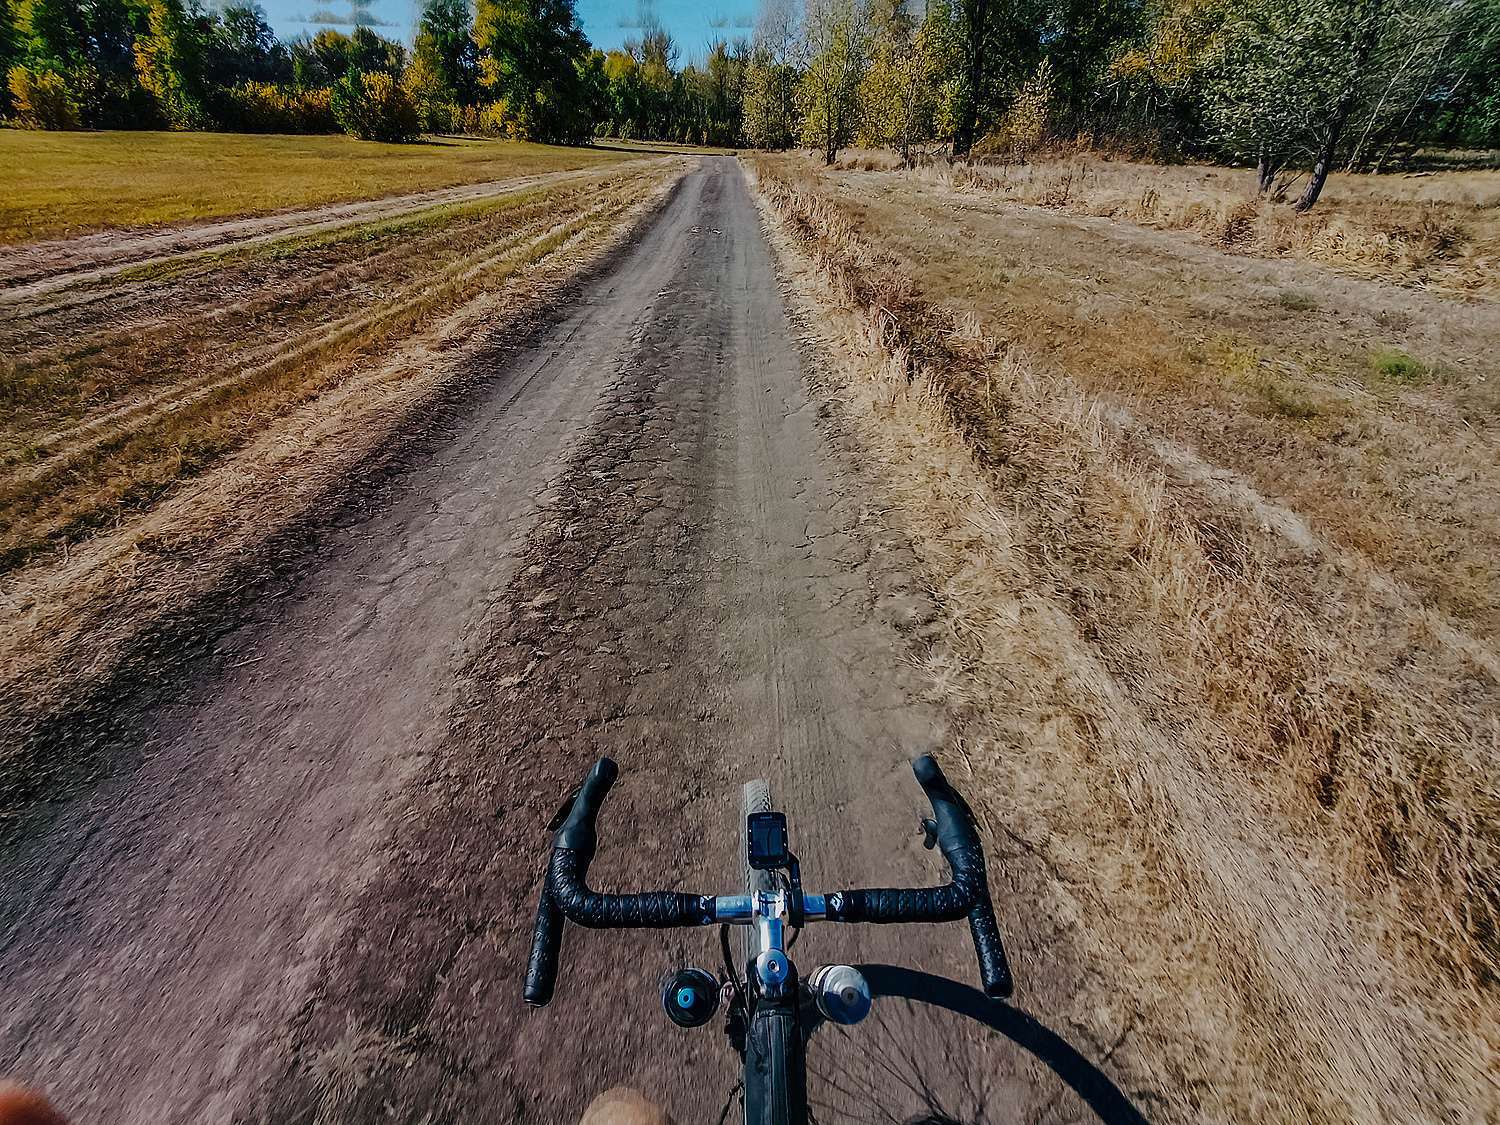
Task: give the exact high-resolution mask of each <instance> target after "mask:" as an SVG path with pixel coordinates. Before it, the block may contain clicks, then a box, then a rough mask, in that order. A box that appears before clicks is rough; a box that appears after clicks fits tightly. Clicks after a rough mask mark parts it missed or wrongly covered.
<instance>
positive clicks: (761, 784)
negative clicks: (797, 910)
mask: <svg viewBox="0 0 1500 1125" xmlns="http://www.w3.org/2000/svg"><path fill="white" fill-rule="evenodd" d="M772 811H773V810H772V807H771V785H770V783H769V782H767V781H766V780H765V779H764V778H756V779H755V780H754V781H747V782H745V785H744V788H743V789H742V790H741V791H740V822H739V825H738V827H737V828H736V830H735V836H736V838H737V839H738V840H739V850H740V884H741V886H743V887H744V888H745V893H746V894H747V895H753V894H755V893H756V892H757V891H774V890H775V889H776V872H774V871H757V870H756V869H755V868H753V867H751V866H750V834H749V831H748V830H747V828H746V824H747V823H748V821H749V820H750V815H751V814H752V813H768V812H772ZM735 929H737V930H739V945H740V963H739V965H738V966H737V968H738V970H739V971H740V973H741V974H743V973H745V972H746V971H747V970H746V966H748V965H749V964H750V962H752V961H754V960H755V958H756V957H757V956H758V955H759V953H760V932H759V931H758V930H757V929H756V927H754V926H736V927H735Z"/></svg>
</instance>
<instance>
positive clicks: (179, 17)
mask: <svg viewBox="0 0 1500 1125" xmlns="http://www.w3.org/2000/svg"><path fill="white" fill-rule="evenodd" d="M146 12H147V20H148V28H149V29H148V30H147V32H146V33H145V34H144V35H138V36H136V40H135V69H136V74H137V76H138V77H139V78H140V83H141V85H142V86H143V87H144V88H145V89H146V90H147V91H148V92H149V93H150V94H151V96H152V97H153V98H154V99H155V100H156V103H157V105H158V106H159V107H160V111H161V115H162V117H163V118H164V119H165V120H166V122H167V124H168V125H170V126H171V127H172V128H173V129H194V128H199V127H201V126H202V125H203V124H204V114H203V107H202V95H203V41H204V38H205V34H204V28H203V27H202V26H201V25H200V24H199V23H198V21H196V20H194V19H192V18H191V17H189V16H188V14H187V12H186V11H184V9H183V7H182V3H181V0H149V2H148V4H147V7H146Z"/></svg>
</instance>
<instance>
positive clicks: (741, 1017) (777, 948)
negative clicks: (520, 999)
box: [524, 755, 1013, 1125]
mask: <svg viewBox="0 0 1500 1125" xmlns="http://www.w3.org/2000/svg"><path fill="white" fill-rule="evenodd" d="M912 769H913V771H914V772H915V773H916V776H917V782H918V783H919V784H920V785H921V786H922V789H923V791H924V792H925V793H926V795H927V799H928V801H930V802H931V804H932V817H931V818H930V819H924V820H923V821H922V827H923V829H924V831H925V834H926V838H925V840H924V843H925V844H926V846H927V847H928V848H932V847H934V846H936V847H937V848H939V849H940V850H941V852H942V854H943V856H944V858H945V859H946V860H947V863H948V868H949V873H950V880H949V882H948V883H946V884H943V885H941V886H937V887H924V888H912V889H904V890H898V889H875V890H853V891H839V892H835V893H834V894H830V895H815V894H807V893H805V892H804V891H803V890H802V876H801V871H800V868H799V865H798V861H797V857H796V856H795V855H794V854H793V853H792V852H791V850H790V847H789V844H788V837H787V824H786V817H785V815H784V814H782V813H779V812H776V811H775V810H774V809H772V807H771V798H770V789H769V787H768V786H767V785H766V783H765V782H764V781H751V782H747V783H746V784H745V787H744V792H743V800H742V809H741V811H742V814H743V816H742V830H741V840H740V857H741V860H742V868H743V876H744V893H743V894H736V895H718V896H714V895H694V894H684V893H681V892H675V891H649V892H645V893H641V894H624V895H616V894H599V893H596V892H594V891H592V890H590V889H589V888H588V885H587V876H588V868H589V864H590V863H591V862H592V860H593V858H594V852H595V849H596V848H597V846H598V834H597V832H596V830H595V819H596V818H597V816H598V813H599V809H600V806H601V805H602V804H603V803H604V798H605V796H606V795H607V794H608V793H609V790H610V787H611V786H612V785H613V784H614V782H615V779H616V777H617V776H618V769H617V768H616V766H615V763H614V762H612V761H610V760H609V759H608V758H601V759H600V760H599V761H598V762H596V763H595V764H594V767H593V768H592V769H591V770H590V771H589V773H588V776H587V777H586V778H585V779H584V782H583V785H582V787H581V788H580V789H579V790H578V792H577V793H575V794H574V795H573V796H572V797H569V798H568V799H567V800H566V801H565V802H564V803H563V806H562V808H560V809H559V810H558V813H557V815H556V816H555V817H553V819H552V822H551V824H550V825H549V826H548V828H549V830H552V831H556V832H557V835H556V837H555V838H554V841H553V845H552V853H551V856H550V858H549V860H548V864H547V873H546V876H545V878H544V880H543V883H542V893H541V901H540V903H539V904H538V907H537V917H536V930H535V934H534V936H533V940H532V949H531V960H530V964H529V965H528V968H527V973H526V984H525V989H524V995H525V999H526V1002H527V1003H528V1004H530V1005H532V1006H533V1007H542V1006H544V1005H545V1004H547V1003H548V1002H549V1001H550V1000H551V999H552V993H553V987H554V984H555V982H556V979H557V964H558V949H559V943H560V940H561V936H562V928H563V920H564V919H565V918H566V919H568V920H570V921H572V922H575V923H577V924H578V925H580V926H587V927H590V928H593V929H624V928H652V929H665V928H669V927H686V926H711V925H716V924H717V925H720V926H721V927H722V928H721V930H720V944H721V947H722V950H723V954H724V964H725V970H726V972H725V977H724V979H723V980H722V981H720V980H718V979H717V978H715V977H714V976H713V975H711V974H710V973H708V972H706V971H705V970H703V969H697V968H691V969H683V970H680V971H679V972H677V973H675V974H673V975H672V976H671V977H670V978H669V979H668V980H667V982H666V983H665V985H664V987H663V990H662V1007H663V1008H664V1009H665V1010H666V1013H667V1015H668V1017H669V1018H670V1019H671V1020H672V1021H673V1022H674V1023H676V1024H678V1025H679V1026H681V1027H701V1026H703V1025H705V1024H707V1023H708V1022H709V1021H710V1020H711V1019H712V1018H713V1017H714V1014H715V1013H716V1012H717V1011H718V1009H719V1007H720V1005H721V1004H722V1005H723V1006H724V1007H725V1008H726V1011H727V1019H726V1024H725V1030H726V1031H727V1033H728V1035H729V1038H730V1042H731V1044H732V1045H733V1046H734V1048H735V1049H736V1050H737V1051H738V1052H739V1053H740V1055H741V1057H742V1059H743V1061H744V1066H745V1070H744V1079H743V1085H742V1087H741V1090H742V1092H743V1098H744V1110H745V1121H746V1123H747V1125H803V1123H804V1122H806V1121H807V1120H808V1108H807V1070H806V1056H805V1051H806V1045H807V1039H808V1037H809V1036H810V1035H811V1034H812V1033H813V1031H814V1030H815V1029H816V1028H817V1026H818V1025H819V1024H820V1023H821V1022H824V1021H826V1022H829V1023H834V1024H846V1025H848V1024H856V1023H858V1022H860V1020H862V1019H863V1018H864V1017H865V1015H866V1014H867V1013H868V1012H869V1010H870V1004H871V992H870V986H869V982H868V981H867V980H866V979H865V976H864V975H863V974H862V973H861V972H860V971H859V970H858V969H856V968H855V967H854V966H850V965H824V966H821V967H819V968H818V969H816V970H815V971H814V972H813V973H811V974H810V975H809V976H808V978H807V980H806V981H805V982H804V981H803V980H802V979H801V978H799V976H798V973H797V969H796V966H795V965H793V964H792V961H791V958H790V957H789V956H788V949H789V947H790V945H789V943H788V942H787V941H786V933H787V931H788V929H790V930H791V931H793V937H792V940H793V941H795V940H796V934H797V933H798V932H800V930H801V929H802V927H803V926H804V925H806V924H807V923H809V922H818V921H827V922H850V923H854V922H868V923H876V924H889V923H906V922H953V921H957V920H959V919H961V918H967V919H968V922H969V928H970V931H971V933H972V935H973V938H974V950H975V953H976V955H977V957H978V960H979V971H980V978H981V981H982V984H983V991H984V994H985V995H986V996H988V997H990V998H992V999H995V1000H1004V999H1008V998H1009V997H1010V995H1011V993H1012V989H1013V985H1012V980H1011V973H1010V966H1009V964H1008V963H1007V961H1006V957H1005V948H1004V945H1003V944H1002V942H1001V940H1000V932H999V929H998V927H997V926H996V924H995V910H994V906H993V904H992V903H991V900H990V893H989V883H988V881H987V878H986V875H985V866H984V851H983V849H982V848H981V846H980V843H979V836H978V833H977V831H976V829H975V822H974V816H973V813H972V812H971V811H970V809H969V807H968V805H967V804H966V803H965V801H964V799H963V798H962V797H961V796H959V794H958V793H957V792H956V791H955V790H954V789H953V787H952V786H951V785H949V783H948V780H947V779H946V778H945V777H944V776H943V772H942V770H941V769H939V768H938V764H937V762H936V761H934V760H933V758H932V756H931V755H924V756H923V757H920V758H918V759H917V760H916V761H915V762H913V763H912ZM731 926H738V927H742V931H741V932H742V933H743V935H744V940H743V942H742V945H741V964H740V969H739V970H738V971H737V970H736V968H735V964H734V958H733V957H732V955H731V953H730V948H729V945H730V943H729V937H728V934H729V927H731ZM731 1096H732V1095H731ZM727 1108H728V1107H727V1106H726V1112H727Z"/></svg>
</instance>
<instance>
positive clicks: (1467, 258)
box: [841, 154, 1500, 296]
mask: <svg viewBox="0 0 1500 1125" xmlns="http://www.w3.org/2000/svg"><path fill="white" fill-rule="evenodd" d="M849 159H850V161H851V163H849V164H848V165H846V166H848V167H860V168H866V166H868V168H866V170H874V169H877V168H879V169H885V168H886V165H884V164H880V163H877V162H876V161H874V160H873V159H868V158H867V159H863V160H861V159H859V158H857V157H853V156H851V157H850V158H849ZM841 163H843V162H841ZM911 175H913V176H914V177H916V178H920V179H924V180H928V181H935V182H943V183H947V184H952V185H955V186H959V187H962V188H965V189H969V190H973V191H978V192H985V193H990V194H993V195H994V196H996V197H997V198H999V199H1003V200H1006V201H1008V202H1012V203H1020V204H1027V205H1031V206H1038V207H1049V208H1054V209H1058V210H1064V211H1067V212H1069V213H1072V214H1080V215H1096V216H1103V217H1106V218H1113V219H1124V220H1128V221H1131V222H1136V223H1142V224H1146V225H1149V226H1154V227H1158V228H1161V229H1166V230H1181V231H1191V232H1193V233H1195V234H1197V235H1198V236H1199V237H1201V238H1203V239H1204V240H1206V241H1208V242H1210V243H1213V244H1215V245H1218V246H1223V247H1227V248H1232V249H1234V250H1236V251H1239V252H1243V253H1255V254H1262V255H1268V256H1275V257H1284V258H1303V259H1308V260H1312V261H1319V262H1329V263H1334V264H1337V265H1341V266H1352V267H1357V268H1361V269H1364V270H1367V271H1369V272H1370V273H1373V274H1376V275H1378V276H1380V277H1382V278H1384V279H1387V280H1391V281H1396V282H1399V283H1401V284H1412V285H1438V286H1443V287H1445V288H1448V289H1453V290H1456V291H1461V292H1477V293H1485V294H1488V295H1491V296H1500V172H1489V171H1481V172H1443V173H1437V174H1427V173H1423V174H1415V175H1406V176H1368V175H1347V174H1342V173H1338V174H1335V175H1333V176H1330V177H1329V181H1328V186H1327V188H1326V189H1325V190H1324V193H1323V196H1322V198H1321V200H1320V201H1319V203H1318V205H1317V207H1316V208H1314V209H1313V211H1311V212H1310V213H1309V214H1306V215H1299V214H1297V213H1296V212H1295V211H1293V210H1292V208H1291V207H1290V206H1289V205H1288V204H1286V203H1275V202H1272V201H1270V200H1268V199H1264V198H1260V197H1257V195H1256V193H1255V191H1254V186H1255V175H1254V173H1253V172H1251V171H1245V170H1240V169H1233V168H1208V167H1202V166H1193V165H1175V166H1163V165H1157V164H1132V163H1127V162H1124V161H1114V160H1107V159H1101V158H1100V157H1098V156H1096V155H1092V154H1084V155H1082V156H1074V157H1066V158H1054V159H1042V160H1038V161H1036V162H1033V163H1026V164H1016V165H1004V166H999V167H995V166H989V165H982V166H974V167H969V166H964V165H959V166H956V167H952V168H950V167H948V166H946V165H932V166H929V167H926V168H923V169H920V170H918V171H915V172H913V173H911ZM1291 190H1292V193H1293V195H1295V192H1296V186H1295V185H1294V186H1293V187H1292V189H1291Z"/></svg>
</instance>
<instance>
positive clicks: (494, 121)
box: [479, 98, 531, 141]
mask: <svg viewBox="0 0 1500 1125" xmlns="http://www.w3.org/2000/svg"><path fill="white" fill-rule="evenodd" d="M528 116H529V115H526V114H520V113H517V112H516V111H515V110H514V109H512V108H511V103H510V102H509V101H507V100H506V99H505V98H499V99H497V100H495V101H492V102H490V104H489V105H487V106H484V107H483V108H482V109H480V111H479V131H480V132H481V133H484V134H486V135H488V136H491V137H514V138H515V139H516V140H520V141H524V140H528V139H529V138H530V134H531V130H530V126H529V122H528V121H527V120H526V118H527V117H528Z"/></svg>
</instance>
